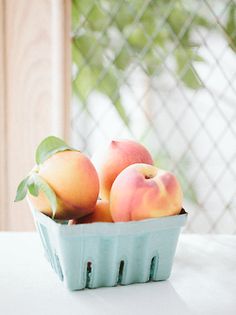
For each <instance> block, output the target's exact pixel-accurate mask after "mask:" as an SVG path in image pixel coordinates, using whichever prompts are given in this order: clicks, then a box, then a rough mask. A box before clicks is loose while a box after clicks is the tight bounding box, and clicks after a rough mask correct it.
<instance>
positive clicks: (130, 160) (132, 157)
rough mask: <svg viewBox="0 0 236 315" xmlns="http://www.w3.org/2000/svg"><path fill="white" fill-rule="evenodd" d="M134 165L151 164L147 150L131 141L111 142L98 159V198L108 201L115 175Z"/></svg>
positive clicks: (151, 160)
mask: <svg viewBox="0 0 236 315" xmlns="http://www.w3.org/2000/svg"><path fill="white" fill-rule="evenodd" d="M134 163H147V164H153V159H152V157H151V154H150V153H149V152H148V150H147V149H146V148H145V147H144V146H143V145H141V144H139V143H137V142H135V141H132V140H113V141H112V142H111V143H110V145H109V146H108V148H107V150H105V151H103V153H102V155H100V156H99V157H98V167H97V169H98V176H99V182H100V196H101V198H102V199H107V200H109V196H110V190H111V186H112V184H113V182H114V180H115V178H116V177H117V175H118V174H119V173H120V172H121V171H123V169H125V168H126V167H127V166H129V165H131V164H134Z"/></svg>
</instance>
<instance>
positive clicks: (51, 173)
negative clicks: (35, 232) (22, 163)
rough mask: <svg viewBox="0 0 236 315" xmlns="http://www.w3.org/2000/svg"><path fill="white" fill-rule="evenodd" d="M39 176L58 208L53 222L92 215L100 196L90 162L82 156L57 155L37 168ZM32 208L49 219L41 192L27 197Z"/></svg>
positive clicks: (47, 209)
mask: <svg viewBox="0 0 236 315" xmlns="http://www.w3.org/2000/svg"><path fill="white" fill-rule="evenodd" d="M38 175H40V176H41V177H42V178H43V179H44V180H45V181H46V182H47V183H48V184H49V186H50V187H51V188H52V189H53V190H54V192H55V194H56V196H57V199H58V207H57V211H56V215H55V218H56V219H72V218H79V217H81V216H84V215H87V214H89V213H91V212H92V211H93V209H94V207H95V205H96V201H97V198H98V193H99V180H98V175H97V172H96V170H95V168H94V166H93V164H92V162H91V161H90V160H89V159H88V158H87V157H86V156H85V155H84V154H83V153H81V152H78V151H64V152H58V153H56V154H54V155H53V156H51V157H50V158H49V159H47V160H46V161H45V162H44V163H43V164H42V165H40V166H39V171H38ZM29 198H30V200H31V202H32V203H33V205H34V207H35V208H37V209H38V210H40V211H42V212H43V213H45V214H47V215H49V216H51V215H52V211H51V206H50V203H49V201H48V199H47V197H46V195H45V194H44V192H42V191H40V193H39V195H38V196H37V197H34V196H32V195H30V194H29Z"/></svg>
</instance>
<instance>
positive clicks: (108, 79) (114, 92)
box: [97, 71, 129, 126]
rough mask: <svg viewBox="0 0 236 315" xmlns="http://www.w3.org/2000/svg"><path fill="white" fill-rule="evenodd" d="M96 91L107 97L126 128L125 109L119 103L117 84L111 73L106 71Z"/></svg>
mask: <svg viewBox="0 0 236 315" xmlns="http://www.w3.org/2000/svg"><path fill="white" fill-rule="evenodd" d="M97 89H98V90H99V91H101V92H102V93H104V94H105V95H107V96H108V97H109V98H110V99H111V101H112V103H113V105H114V106H115V108H116V110H117V112H118V114H119V116H120V118H121V119H122V120H123V122H124V123H125V124H126V125H127V126H128V123H129V120H128V117H127V115H126V112H125V108H124V106H123V105H122V103H121V101H120V94H119V83H118V80H117V78H116V77H115V75H114V74H113V72H112V71H108V72H107V73H106V74H105V76H104V77H103V78H102V79H101V80H100V83H99V85H98V86H97Z"/></svg>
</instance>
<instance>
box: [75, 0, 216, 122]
mask: <svg viewBox="0 0 236 315" xmlns="http://www.w3.org/2000/svg"><path fill="white" fill-rule="evenodd" d="M170 7H171V10H169V8H170ZM190 18H191V19H192V22H191V23H189V24H188V21H189V19H190ZM186 23H187V24H186ZM210 26H211V24H210V23H209V21H208V20H206V19H205V17H204V16H202V15H200V14H199V13H196V12H192V11H191V10H190V9H189V7H187V6H186V4H185V2H184V1H183V0H168V1H164V0H160V1H158V2H157V1H155V0H152V1H150V2H149V4H148V5H146V4H145V2H144V1H141V0H135V1H115V0H109V1H108V0H99V1H94V0H73V2H72V31H73V35H72V56H73V62H74V64H75V66H76V75H75V77H74V81H73V89H74V91H75V93H77V96H78V97H79V98H80V100H81V101H82V102H83V103H84V104H86V101H87V98H88V97H89V95H90V94H91V93H92V91H94V90H97V91H99V92H100V93H102V94H104V95H106V96H107V97H109V98H110V100H111V101H112V103H113V105H114V106H115V108H116V109H117V112H118V114H119V115H120V117H121V119H122V120H123V121H124V122H125V123H126V124H127V123H128V118H127V115H126V111H125V107H124V106H123V104H122V103H121V100H120V99H119V93H120V88H121V85H120V84H119V83H118V82H121V80H120V78H122V77H123V76H124V74H125V72H126V70H127V69H128V67H129V66H130V65H131V64H133V63H136V62H141V64H142V67H143V69H144V70H145V71H146V74H147V75H148V76H149V77H150V78H151V79H152V78H154V77H156V76H157V75H159V74H160V73H161V71H163V68H164V67H163V65H164V64H165V59H166V58H167V56H168V53H169V51H170V50H173V54H172V55H173V58H174V59H175V66H174V68H173V71H174V72H175V73H176V76H177V77H178V78H179V80H181V82H182V83H183V84H184V85H185V86H186V87H188V88H190V89H199V88H201V87H202V83H201V81H200V79H199V76H198V74H197V71H196V69H195V67H194V65H195V62H197V61H199V59H201V56H198V55H196V53H195V50H194V49H195V47H196V46H197V45H198V43H195V42H193V38H192V37H193V36H192V33H193V31H194V30H195V29H196V28H197V27H205V28H208V27H210ZM176 43H177V45H176Z"/></svg>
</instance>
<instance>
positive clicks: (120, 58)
mask: <svg viewBox="0 0 236 315" xmlns="http://www.w3.org/2000/svg"><path fill="white" fill-rule="evenodd" d="M131 60H132V57H131V56H130V54H129V50H128V48H127V47H123V48H122V49H121V51H120V52H119V53H118V55H117V56H116V58H115V59H114V62H113V63H114V65H115V66H116V67H117V68H118V69H120V70H125V69H126V68H127V67H128V65H129V63H130V61H131Z"/></svg>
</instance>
